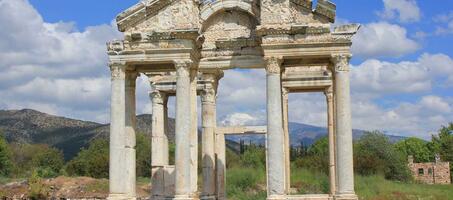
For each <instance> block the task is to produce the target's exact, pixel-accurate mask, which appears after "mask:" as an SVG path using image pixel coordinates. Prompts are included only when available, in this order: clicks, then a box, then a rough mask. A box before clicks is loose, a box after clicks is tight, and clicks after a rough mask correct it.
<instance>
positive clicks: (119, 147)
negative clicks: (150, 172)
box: [108, 63, 137, 199]
mask: <svg viewBox="0 0 453 200" xmlns="http://www.w3.org/2000/svg"><path fill="white" fill-rule="evenodd" d="M126 67H127V66H126V64H125V63H111V64H110V69H111V72H112V75H111V78H112V79H111V92H112V94H111V111H110V112H111V121H110V157H109V159H110V164H109V191H110V192H109V197H108V199H135V176H136V175H135V78H136V77H137V75H136V74H135V75H132V74H127V72H126Z"/></svg>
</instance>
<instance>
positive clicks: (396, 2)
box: [379, 0, 421, 22]
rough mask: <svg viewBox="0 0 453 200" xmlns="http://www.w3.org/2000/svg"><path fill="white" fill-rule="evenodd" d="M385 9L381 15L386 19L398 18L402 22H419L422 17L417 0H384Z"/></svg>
mask: <svg viewBox="0 0 453 200" xmlns="http://www.w3.org/2000/svg"><path fill="white" fill-rule="evenodd" d="M383 1H384V10H383V11H382V12H379V15H380V16H381V17H382V18H384V19H395V18H398V20H399V21H400V22H417V21H419V20H420V18H421V13H420V8H419V7H418V5H417V2H416V1H415V0H383Z"/></svg>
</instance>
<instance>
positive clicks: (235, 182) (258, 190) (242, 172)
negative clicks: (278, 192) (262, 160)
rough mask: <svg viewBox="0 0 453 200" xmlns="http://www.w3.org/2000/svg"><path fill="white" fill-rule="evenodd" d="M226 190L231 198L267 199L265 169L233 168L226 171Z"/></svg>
mask: <svg viewBox="0 0 453 200" xmlns="http://www.w3.org/2000/svg"><path fill="white" fill-rule="evenodd" d="M226 176H227V177H226V179H227V185H226V191H227V196H228V198H229V199H237V200H249V199H266V192H265V190H263V187H262V185H264V184H265V181H266V178H265V169H262V168H258V169H255V168H236V167H235V168H231V169H228V171H227V173H226Z"/></svg>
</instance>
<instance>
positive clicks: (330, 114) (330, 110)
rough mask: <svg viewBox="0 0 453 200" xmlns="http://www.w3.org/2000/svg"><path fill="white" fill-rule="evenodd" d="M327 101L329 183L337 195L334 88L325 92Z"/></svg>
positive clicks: (333, 193)
mask: <svg viewBox="0 0 453 200" xmlns="http://www.w3.org/2000/svg"><path fill="white" fill-rule="evenodd" d="M324 94H325V95H326V100H327V129H328V138H329V181H330V194H332V195H335V190H336V173H335V172H336V167H335V161H336V159H335V154H336V153H335V130H334V106H333V88H332V87H329V88H327V89H326V90H325V92H324Z"/></svg>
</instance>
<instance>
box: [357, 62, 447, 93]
mask: <svg viewBox="0 0 453 200" xmlns="http://www.w3.org/2000/svg"><path fill="white" fill-rule="evenodd" d="M351 77H352V78H351V81H352V88H353V91H354V92H357V93H361V95H363V94H370V95H371V94H374V96H383V95H387V94H400V93H415V94H417V93H428V92H431V91H432V88H433V87H444V86H446V85H449V80H452V79H453V59H452V58H450V57H449V56H447V55H445V54H423V55H421V56H420V58H418V60H417V61H413V62H410V61H403V62H400V63H391V62H384V61H379V60H374V59H371V60H366V61H365V62H363V63H362V64H360V65H359V66H353V70H352V72H351Z"/></svg>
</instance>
